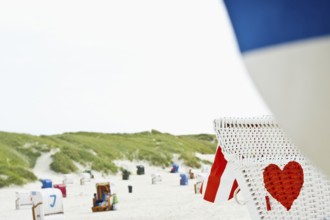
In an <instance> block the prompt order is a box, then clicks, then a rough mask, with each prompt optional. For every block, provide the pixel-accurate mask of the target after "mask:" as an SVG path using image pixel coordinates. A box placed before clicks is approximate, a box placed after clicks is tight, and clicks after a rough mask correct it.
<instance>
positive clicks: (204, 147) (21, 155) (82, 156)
mask: <svg viewBox="0 0 330 220" xmlns="http://www.w3.org/2000/svg"><path fill="white" fill-rule="evenodd" d="M215 148H216V141H215V136H214V135H208V134H199V135H182V136H174V135H171V134H168V133H161V132H159V131H156V130H152V131H151V132H140V133H134V134H105V133H92V132H76V133H64V134H60V135H51V136H45V135H42V136H33V135H28V134H17V133H8V132H0V187H3V186H7V185H11V184H17V185H22V184H25V183H27V182H31V181H35V180H36V176H35V175H34V174H33V173H32V168H33V167H34V166H35V163H36V160H37V159H38V157H39V156H40V155H41V154H42V153H43V152H49V151H50V150H52V149H57V153H55V154H54V155H53V156H52V157H53V162H52V163H51V165H50V167H51V169H52V170H54V171H56V172H59V173H71V172H78V171H79V170H78V168H77V166H76V164H77V163H79V164H81V165H83V166H87V167H90V168H91V169H93V170H97V171H100V172H104V173H116V172H118V171H119V170H120V167H117V166H116V165H115V164H114V160H118V159H128V160H147V161H149V162H150V163H151V164H153V165H157V166H162V167H166V166H169V165H170V164H171V163H172V160H173V155H174V154H176V155H178V157H179V159H181V160H183V162H184V163H185V164H186V165H188V166H191V167H197V168H198V167H200V166H201V164H202V163H207V161H203V160H200V159H199V158H198V157H196V156H195V153H196V152H198V153H202V154H212V153H214V151H215Z"/></svg>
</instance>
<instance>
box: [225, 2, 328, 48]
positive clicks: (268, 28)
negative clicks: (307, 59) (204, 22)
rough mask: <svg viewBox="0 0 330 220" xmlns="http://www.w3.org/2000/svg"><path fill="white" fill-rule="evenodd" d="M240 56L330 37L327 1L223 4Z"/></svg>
mask: <svg viewBox="0 0 330 220" xmlns="http://www.w3.org/2000/svg"><path fill="white" fill-rule="evenodd" d="M224 2H225V5H226V7H227V10H228V14H229V16H230V19H231V22H232V24H233V28H234V31H235V34H236V37H237V40H238V43H239V47H240V50H241V52H246V51H250V50H254V49H258V48H262V47H268V46H273V45H276V44H281V43H286V42H292V41H296V40H302V39H307V38H312V37H320V36H325V35H329V34H330V0H224Z"/></svg>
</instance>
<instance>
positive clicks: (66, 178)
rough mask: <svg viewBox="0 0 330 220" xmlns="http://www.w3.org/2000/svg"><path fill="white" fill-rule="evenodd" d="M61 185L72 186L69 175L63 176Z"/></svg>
mask: <svg viewBox="0 0 330 220" xmlns="http://www.w3.org/2000/svg"><path fill="white" fill-rule="evenodd" d="M63 184H65V185H68V184H74V178H73V176H72V175H71V174H65V175H64V178H63Z"/></svg>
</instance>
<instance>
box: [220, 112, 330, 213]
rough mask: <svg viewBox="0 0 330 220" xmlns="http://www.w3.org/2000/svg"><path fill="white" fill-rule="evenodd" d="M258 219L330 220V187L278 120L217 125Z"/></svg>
mask: <svg viewBox="0 0 330 220" xmlns="http://www.w3.org/2000/svg"><path fill="white" fill-rule="evenodd" d="M214 125H215V131H216V134H217V137H218V140H219V145H220V146H221V148H222V152H223V154H224V156H225V158H226V160H227V161H228V163H230V164H231V168H232V172H233V173H234V175H235V176H236V179H237V181H238V185H239V187H240V189H241V192H242V193H243V196H244V198H245V199H246V202H247V205H248V208H249V211H250V214H251V217H252V219H330V181H329V178H328V177H327V176H325V175H324V174H323V173H322V172H321V171H320V170H318V169H317V168H316V167H315V166H313V165H312V164H311V162H310V161H309V160H308V159H307V158H306V157H305V156H304V155H302V153H301V152H300V151H299V149H298V148H297V147H296V146H295V145H294V144H293V142H292V141H291V140H290V139H289V138H288V137H287V136H286V135H285V133H284V132H283V130H282V129H281V128H280V126H279V125H278V124H277V123H276V121H275V120H274V119H273V118H272V117H260V118H251V119H239V118H221V119H218V120H215V123H214Z"/></svg>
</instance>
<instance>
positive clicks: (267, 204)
mask: <svg viewBox="0 0 330 220" xmlns="http://www.w3.org/2000/svg"><path fill="white" fill-rule="evenodd" d="M265 198H266V207H267V211H270V210H272V208H271V207H270V202H269V197H268V196H265Z"/></svg>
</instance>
